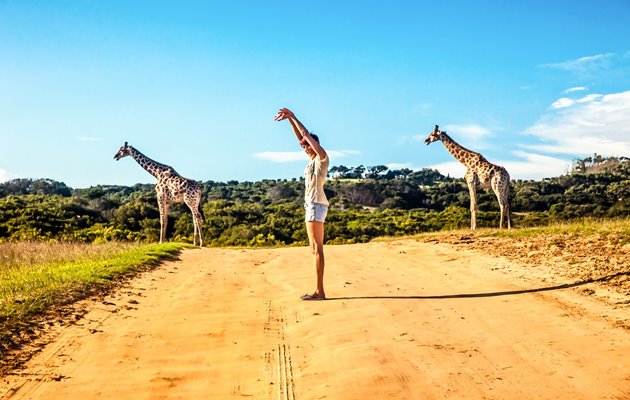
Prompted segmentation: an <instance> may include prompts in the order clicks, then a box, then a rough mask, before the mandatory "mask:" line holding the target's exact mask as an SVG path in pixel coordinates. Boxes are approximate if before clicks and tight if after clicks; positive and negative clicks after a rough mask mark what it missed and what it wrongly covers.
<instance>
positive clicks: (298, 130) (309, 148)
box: [275, 108, 329, 300]
mask: <svg viewBox="0 0 630 400" xmlns="http://www.w3.org/2000/svg"><path fill="white" fill-rule="evenodd" d="M285 119H288V120H289V122H290V123H291V128H293V133H295V136H296V137H297V139H298V141H299V142H300V145H301V146H302V148H303V149H304V152H305V153H306V155H308V156H309V157H310V159H311V161H310V162H309V163H308V165H307V166H306V170H305V171H304V178H305V183H306V190H305V192H304V203H305V204H304V208H305V209H306V218H305V221H306V232H307V233H308V241H309V243H310V246H311V251H312V252H313V260H314V263H315V272H316V273H317V285H316V287H315V291H314V292H313V293H307V294H305V295H303V296H302V297H301V299H302V300H324V299H326V293H325V292H324V221H325V219H326V214H327V213H328V199H326V194H325V193H324V182H326V175H328V164H329V160H328V155H327V154H326V151H325V150H324V149H323V148H322V146H320V144H319V138H318V137H317V135H314V134H312V133H309V131H308V130H307V129H306V128H305V127H304V125H302V123H301V122H300V121H299V120H298V119H297V118H296V117H295V114H293V112H291V111H290V110H289V109H287V108H281V109H280V111H278V114H277V115H276V117H275V120H276V121H282V120H285Z"/></svg>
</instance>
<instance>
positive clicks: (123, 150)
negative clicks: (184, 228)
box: [114, 142, 203, 247]
mask: <svg viewBox="0 0 630 400" xmlns="http://www.w3.org/2000/svg"><path fill="white" fill-rule="evenodd" d="M126 156H131V157H133V158H134V160H136V161H137V162H138V164H140V166H141V167H142V168H144V169H145V170H146V171H147V172H148V173H150V174H151V175H153V176H155V177H156V178H157V185H155V191H156V192H157V200H158V208H159V210H160V227H161V231H160V243H163V242H164V241H165V237H166V225H167V222H168V209H169V207H170V206H171V204H173V203H179V202H182V201H183V202H184V203H186V205H187V206H188V208H190V211H191V212H192V218H193V224H194V233H193V242H194V244H195V245H197V238H199V247H203V236H202V235H201V223H202V222H203V218H202V216H201V212H200V211H199V206H200V204H201V184H200V183H199V182H197V181H194V180H192V179H187V178H184V177H183V176H181V175H179V174H178V173H177V172H176V171H175V169H173V167H171V166H168V165H164V164H161V163H159V162H157V161H154V160H152V159H150V158H149V157H147V156H145V155H144V154H142V153H141V152H139V151H138V150H136V149H135V148H134V147H132V146H129V145H128V144H127V142H125V144H124V145H122V146H121V147H120V150H118V152H117V153H116V154H115V155H114V159H115V160H116V161H118V160H120V159H121V158H123V157H126Z"/></svg>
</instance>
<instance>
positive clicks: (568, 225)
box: [373, 217, 630, 245]
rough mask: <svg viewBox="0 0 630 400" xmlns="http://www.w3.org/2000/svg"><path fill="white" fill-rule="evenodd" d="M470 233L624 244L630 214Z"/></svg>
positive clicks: (435, 234) (438, 234)
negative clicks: (596, 239) (590, 238)
mask: <svg viewBox="0 0 630 400" xmlns="http://www.w3.org/2000/svg"><path fill="white" fill-rule="evenodd" d="M471 233H472V231H471V230H470V229H453V230H443V231H438V232H426V233H421V234H418V235H410V236H392V237H380V238H375V239H373V241H391V240H399V239H405V238H408V239H413V238H439V237H443V236H448V235H453V234H461V235H470V234H471ZM474 235H475V236H478V237H489V236H492V237H504V238H513V239H519V238H528V237H535V236H541V235H549V236H554V235H555V236H566V235H570V236H574V237H587V236H591V237H593V236H598V237H606V238H607V239H608V240H610V241H611V242H615V243H619V244H621V245H626V244H630V217H624V218H608V219H597V218H584V219H580V220H574V221H570V222H558V223H553V224H550V225H545V226H537V227H527V228H518V227H517V228H512V229H510V230H508V229H502V230H501V229H498V228H478V229H476V230H475V231H474Z"/></svg>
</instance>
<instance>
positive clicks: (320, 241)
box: [306, 221, 326, 298]
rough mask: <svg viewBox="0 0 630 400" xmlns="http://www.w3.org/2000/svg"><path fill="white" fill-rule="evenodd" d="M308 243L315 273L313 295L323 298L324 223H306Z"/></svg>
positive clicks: (324, 295) (324, 294)
mask: <svg viewBox="0 0 630 400" xmlns="http://www.w3.org/2000/svg"><path fill="white" fill-rule="evenodd" d="M306 232H307V233H308V241H309V244H310V245H311V251H312V252H313V260H314V264H315V272H316V273H317V286H316V289H315V292H314V293H313V295H314V296H315V297H317V298H325V297H326V293H325V292H324V223H323V222H320V221H309V222H307V223H306Z"/></svg>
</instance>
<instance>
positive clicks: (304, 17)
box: [0, 0, 630, 187]
mask: <svg viewBox="0 0 630 400" xmlns="http://www.w3.org/2000/svg"><path fill="white" fill-rule="evenodd" d="M628 21H630V1H627V0H624V1H619V0H617V1H616V0H607V1H579V0H573V1H563V0H558V1H551V2H550V1H538V0H533V1H527V2H507V1H448V0H446V1H397V0H390V1H380V2H376V1H317V2H285V1H266V2H254V1H239V0H234V1H226V2H217V1H198V2H196V1H180V2H165V1H155V0H153V1H116V0H108V1H87V0H75V1H57V0H47V1H30V0H0V181H2V180H7V179H12V178H18V177H19V178H52V179H55V180H58V181H62V182H65V183H66V184H68V185H69V186H72V187H89V186H92V185H98V184H120V185H133V184H135V183H150V182H153V179H154V178H153V177H152V176H150V175H149V174H148V173H146V172H145V171H144V170H142V169H141V168H140V167H139V166H138V165H137V164H136V163H135V162H134V161H133V160H132V159H122V160H120V161H118V162H116V161H114V160H113V155H114V153H115V152H116V151H117V150H118V148H119V147H120V146H121V145H122V143H123V142H125V141H128V142H129V144H131V145H133V146H135V147H136V148H137V149H139V150H140V151H142V152H143V153H145V154H146V155H148V156H150V157H152V158H154V159H156V160H157V161H160V162H162V163H165V164H168V165H171V166H173V167H174V168H175V169H176V170H177V171H178V172H179V173H180V174H182V175H183V176H186V177H189V178H193V179H197V180H204V181H205V180H214V181H227V180H232V179H233V180H238V181H255V180H260V179H277V178H293V177H299V176H300V175H301V174H302V171H303V168H304V165H305V164H306V162H307V159H306V156H305V155H304V154H303V153H302V152H301V150H300V148H299V147H298V145H297V142H296V141H295V139H294V137H293V134H292V132H291V130H290V128H289V124H288V123H287V122H286V121H284V122H275V121H274V120H273V117H274V115H275V113H276V111H277V110H278V109H279V108H280V107H288V108H290V109H292V110H293V111H294V112H295V113H296V115H297V116H298V118H300V120H301V121H302V122H303V123H304V124H305V125H306V127H307V128H308V129H310V130H312V131H313V132H315V133H317V134H318V135H319V136H320V138H321V142H322V145H323V147H324V148H325V149H326V150H327V151H328V152H329V154H330V155H331V165H340V164H342V165H346V166H356V165H359V164H361V165H364V166H373V165H387V166H389V167H390V168H393V169H399V168H403V167H405V168H411V169H420V168H437V169H439V170H440V171H441V172H442V173H444V174H451V175H455V176H463V172H464V171H463V167H462V166H461V165H459V164H458V163H457V162H456V161H455V159H454V158H453V157H452V156H451V155H450V154H449V153H448V152H447V151H446V150H445V149H444V147H443V146H442V145H441V144H440V143H434V144H432V145H430V146H426V145H424V143H422V142H423V140H424V138H425V137H426V135H427V134H428V132H429V131H430V130H431V129H432V128H433V126H434V125H435V124H439V125H440V127H441V128H443V129H446V130H447V131H448V132H449V134H451V136H452V137H453V138H454V139H455V140H456V141H458V142H459V143H461V144H462V145H464V146H466V147H468V148H470V149H472V150H475V151H479V152H481V153H482V154H484V155H485V156H486V158H488V159H489V160H490V161H492V162H494V163H496V164H500V165H503V166H505V167H506V168H507V169H508V171H509V172H510V174H511V176H512V178H513V179H541V178H544V177H551V176H558V175H561V174H564V173H566V172H567V171H568V170H569V169H570V165H571V161H572V160H574V159H576V158H578V157H580V158H583V157H586V156H590V155H593V153H598V154H602V155H605V156H608V155H616V156H630V39H629V38H630V23H628Z"/></svg>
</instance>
